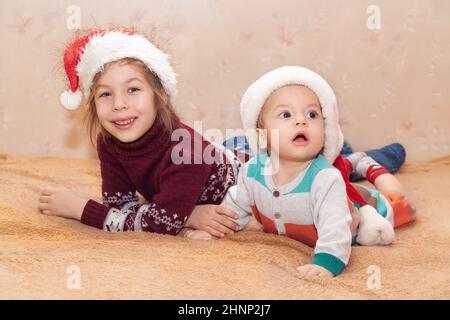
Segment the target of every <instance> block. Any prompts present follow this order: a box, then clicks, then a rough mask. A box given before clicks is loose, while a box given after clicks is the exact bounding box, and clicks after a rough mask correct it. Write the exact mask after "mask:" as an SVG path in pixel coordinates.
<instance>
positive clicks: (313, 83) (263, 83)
mask: <svg viewBox="0 0 450 320" xmlns="http://www.w3.org/2000/svg"><path fill="white" fill-rule="evenodd" d="M292 84H298V85H303V86H305V87H307V88H309V89H310V90H312V91H313V92H314V93H315V94H316V96H317V98H318V99H319V102H320V106H321V107H322V114H323V117H324V122H325V143H324V148H323V151H322V154H323V156H324V157H325V159H326V160H327V161H328V162H329V163H332V164H333V166H334V167H336V168H337V169H338V170H339V171H340V172H341V174H342V177H343V179H344V182H345V184H346V188H347V194H348V196H349V197H350V199H351V200H353V201H355V202H357V203H359V204H360V205H362V206H364V205H366V204H367V203H366V201H365V200H364V199H363V197H362V196H361V195H360V194H359V192H358V191H357V190H356V189H355V188H354V187H353V186H352V185H351V184H350V181H349V180H348V174H347V170H346V168H345V165H344V162H343V158H342V156H341V155H340V152H341V149H342V147H343V145H344V136H343V134H342V131H341V126H340V125H339V114H338V107H337V102H336V96H335V94H334V91H333V89H332V88H331V87H330V85H329V84H328V83H327V82H326V81H325V79H323V78H322V77H321V76H320V75H319V74H317V73H315V72H314V71H311V70H309V69H307V68H303V67H299V66H285V67H281V68H277V69H275V70H272V71H270V72H268V73H266V74H264V75H263V76H261V77H260V78H259V79H257V80H256V81H255V82H253V83H252V84H251V85H250V87H248V89H247V91H246V92H245V93H244V96H243V97H242V100H241V106H240V108H241V119H242V123H243V126H244V130H245V131H246V134H247V138H248V139H247V140H248V142H249V144H250V148H252V150H255V151H256V150H258V149H257V145H256V139H255V136H253V137H252V136H251V134H252V132H254V131H255V129H256V125H257V121H258V117H259V114H260V113H261V109H262V107H263V106H264V103H265V102H266V100H267V98H269V96H270V95H271V94H272V93H273V92H274V91H275V90H277V89H279V88H281V87H284V86H287V85H292Z"/></svg>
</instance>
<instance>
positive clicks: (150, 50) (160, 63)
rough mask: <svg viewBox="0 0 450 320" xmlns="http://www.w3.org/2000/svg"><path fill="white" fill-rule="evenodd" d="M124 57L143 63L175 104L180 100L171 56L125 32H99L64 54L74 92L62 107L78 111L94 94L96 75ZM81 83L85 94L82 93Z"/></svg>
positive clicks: (63, 96) (67, 94)
mask: <svg viewBox="0 0 450 320" xmlns="http://www.w3.org/2000/svg"><path fill="white" fill-rule="evenodd" d="M123 58H134V59H137V60H140V61H142V62H143V63H144V64H145V65H146V66H147V67H148V69H149V70H150V71H151V72H153V73H154V74H155V75H156V76H157V77H158V78H159V80H160V81H161V84H162V86H163V88H164V90H165V91H166V93H167V95H168V97H169V99H170V101H171V103H172V104H174V102H175V98H176V84H177V80H176V74H175V72H174V71H173V69H172V67H171V65H170V63H169V56H168V55H167V54H166V53H164V52H162V51H161V50H160V49H158V48H157V47H156V46H155V45H153V44H152V43H151V42H150V41H149V40H148V39H147V38H146V37H145V36H143V35H140V34H137V33H134V32H133V31H129V30H125V29H112V30H95V31H92V32H90V33H89V34H87V35H85V36H82V37H80V38H78V39H76V40H75V41H73V42H72V43H71V44H70V45H69V46H68V47H67V48H66V50H65V51H64V68H65V70H66V74H67V78H68V79H69V83H70V90H67V91H64V92H63V93H62V94H61V97H60V101H61V104H62V105H63V106H64V107H65V108H67V109H69V110H75V109H77V108H78V107H79V106H80V104H81V101H82V100H83V95H84V97H86V98H87V97H88V96H89V94H90V90H91V86H92V81H93V79H94V77H95V75H96V74H97V73H98V72H100V71H102V70H103V67H104V65H105V64H107V63H110V62H113V61H117V60H120V59H123ZM80 84H81V86H82V89H83V92H81V90H80Z"/></svg>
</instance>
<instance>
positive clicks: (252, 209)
mask: <svg viewBox="0 0 450 320" xmlns="http://www.w3.org/2000/svg"><path fill="white" fill-rule="evenodd" d="M222 205H223V206H225V207H227V208H229V209H231V210H233V211H235V212H236V213H238V215H239V219H238V220H237V222H238V223H239V225H240V226H241V229H242V228H243V227H244V226H245V225H246V224H247V223H248V222H249V220H250V216H251V215H252V214H253V215H254V216H255V218H256V219H257V220H258V221H259V222H260V223H261V224H262V225H263V226H264V231H266V232H271V233H274V234H279V235H285V236H288V237H290V238H293V239H296V240H298V241H301V242H303V243H305V244H307V245H309V246H311V247H314V248H315V250H314V253H315V255H314V258H313V260H312V262H311V263H312V264H316V265H320V266H322V267H324V268H326V269H327V270H329V271H331V272H332V273H333V274H335V275H338V274H340V273H341V272H342V271H343V269H344V268H345V266H346V265H347V264H348V261H349V258H350V252H351V244H352V234H351V231H350V224H351V221H352V219H351V215H350V209H349V205H348V201H347V194H346V189H345V183H344V180H343V178H342V176H341V173H340V172H339V170H337V169H336V168H334V167H333V166H332V165H330V164H329V163H328V162H327V161H326V160H325V158H324V157H323V156H321V155H319V156H318V157H317V158H315V159H314V160H313V161H311V163H310V165H309V166H308V167H307V168H306V169H305V170H303V171H302V172H300V173H299V174H298V176H297V177H296V178H295V179H294V180H293V181H291V182H290V183H288V184H286V185H283V186H279V187H277V186H275V184H274V182H273V180H272V174H271V165H270V158H269V157H268V156H267V155H258V156H256V157H254V158H252V159H251V160H250V161H248V162H247V163H246V164H245V165H244V166H243V167H242V168H241V170H240V172H239V176H238V183H237V184H236V185H234V186H232V187H231V188H230V189H229V190H228V192H227V195H226V197H225V199H224V201H223V202H222Z"/></svg>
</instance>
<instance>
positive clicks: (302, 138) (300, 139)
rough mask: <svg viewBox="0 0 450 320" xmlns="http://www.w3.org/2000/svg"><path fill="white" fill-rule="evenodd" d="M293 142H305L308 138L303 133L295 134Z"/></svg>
mask: <svg viewBox="0 0 450 320" xmlns="http://www.w3.org/2000/svg"><path fill="white" fill-rule="evenodd" d="M293 141H294V142H307V141H308V138H306V136H305V135H304V134H298V135H296V136H295V138H294V140H293Z"/></svg>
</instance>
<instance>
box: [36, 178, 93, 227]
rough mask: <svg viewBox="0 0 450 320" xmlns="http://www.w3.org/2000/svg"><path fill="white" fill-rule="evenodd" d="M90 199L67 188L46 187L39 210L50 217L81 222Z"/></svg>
mask: <svg viewBox="0 0 450 320" xmlns="http://www.w3.org/2000/svg"><path fill="white" fill-rule="evenodd" d="M88 200H89V198H86V197H82V196H80V195H78V194H77V193H75V192H74V191H72V190H70V189H67V188H66V187H62V186H57V187H50V186H46V187H44V188H43V189H42V191H41V196H40V197H39V210H40V211H41V213H43V214H46V215H49V216H59V217H64V218H70V219H76V220H81V214H82V213H83V210H84V206H85V205H86V203H87V202H88Z"/></svg>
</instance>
